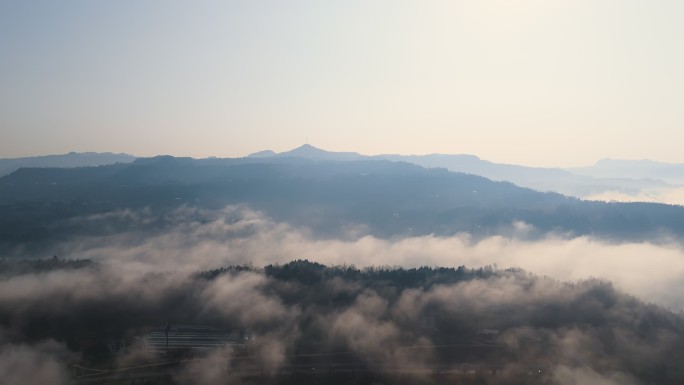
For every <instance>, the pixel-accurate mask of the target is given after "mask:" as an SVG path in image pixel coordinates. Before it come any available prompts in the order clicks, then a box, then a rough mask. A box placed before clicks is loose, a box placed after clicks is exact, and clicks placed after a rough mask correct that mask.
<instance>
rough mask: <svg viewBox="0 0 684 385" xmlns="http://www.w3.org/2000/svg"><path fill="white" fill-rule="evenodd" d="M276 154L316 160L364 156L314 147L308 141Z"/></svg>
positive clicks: (352, 158)
mask: <svg viewBox="0 0 684 385" xmlns="http://www.w3.org/2000/svg"><path fill="white" fill-rule="evenodd" d="M278 156H287V157H296V158H308V159H316V160H354V159H361V158H363V157H364V156H363V155H360V154H358V153H356V152H334V151H326V150H323V149H320V148H318V147H314V146H312V145H310V144H308V143H306V144H303V145H301V146H299V147H297V148H295V149H292V150H290V151H285V152H281V153H279V154H278Z"/></svg>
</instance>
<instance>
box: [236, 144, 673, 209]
mask: <svg viewBox="0 0 684 385" xmlns="http://www.w3.org/2000/svg"><path fill="white" fill-rule="evenodd" d="M248 157H252V158H257V157H258V158H269V157H272V158H283V157H300V158H306V159H313V160H334V161H349V160H359V159H368V160H370V159H384V160H390V161H394V162H407V163H413V164H416V165H419V166H421V167H428V168H435V167H438V168H446V169H447V170H449V171H453V172H462V173H466V174H473V175H479V176H483V177H485V178H488V179H491V180H495V181H506V182H511V183H514V184H516V185H518V186H521V187H527V188H531V189H534V190H537V191H553V192H557V193H561V194H565V195H569V196H574V197H580V198H582V197H587V196H592V195H599V194H602V193H605V192H618V193H623V194H632V195H637V194H641V193H643V192H644V191H647V192H651V193H656V192H658V191H663V190H666V189H671V188H674V187H675V186H673V185H672V184H673V182H677V180H676V179H674V178H666V179H663V180H658V178H656V177H655V175H659V174H653V173H650V174H649V172H650V171H644V172H643V173H641V174H635V175H637V177H634V176H630V174H629V173H628V172H615V173H610V172H603V173H601V172H600V170H602V169H604V168H605V166H604V165H602V164H601V162H599V163H597V166H592V167H589V168H581V169H562V168H546V167H528V166H520V165H513V164H502V163H494V162H490V161H487V160H483V159H480V158H479V157H477V156H475V155H470V154H428V155H399V154H381V155H362V154H359V153H356V152H334V151H325V150H322V149H319V148H316V147H314V146H312V145H309V144H305V145H303V146H300V147H297V148H295V149H293V150H290V151H286V152H281V153H276V152H273V151H261V152H258V153H255V154H251V155H249V156H248ZM653 163H654V164H657V165H661V164H660V163H658V162H653ZM673 166H677V165H673ZM679 166H681V167H682V170H684V165H679ZM595 167H599V168H595ZM576 170H579V171H576ZM649 170H650V169H649ZM580 171H583V172H580ZM673 172H674V171H673ZM646 175H650V177H648V176H646ZM681 175H682V178H681V183H684V172H682V174H681Z"/></svg>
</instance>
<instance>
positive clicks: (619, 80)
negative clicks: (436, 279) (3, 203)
mask: <svg viewBox="0 0 684 385" xmlns="http://www.w3.org/2000/svg"><path fill="white" fill-rule="evenodd" d="M682 16H684V3H682V2H680V1H673V0H666V1H659V2H657V3H652V2H640V1H636V0H622V1H617V0H613V1H601V2H596V1H590V0H578V1H572V2H570V1H558V2H549V1H541V0H524V1H519V2H509V1H503V0H486V1H474V0H473V1H470V0H467V1H459V2H449V1H429V2H410V1H402V2H396V1H389V0H384V1H374V2H363V1H346V2H340V3H337V2H335V3H331V2H324V3H321V2H313V1H297V2H287V3H283V2H276V1H265V2H211V1H207V2H202V3H197V2H194V3H192V4H191V3H186V2H181V1H164V2H161V1H149V2H112V3H106V2H50V1H22V2H4V3H2V4H0V48H1V49H2V56H3V60H2V61H0V83H1V84H3V87H2V91H0V127H1V128H0V130H1V131H2V140H1V141H0V157H2V158H7V157H19V156H30V155H44V154H55V153H66V152H69V151H111V152H127V153H131V154H135V155H138V156H149V155H157V154H172V155H178V156H183V155H184V156H193V157H207V156H220V157H235V156H244V155H246V154H248V153H251V152H256V151H259V150H264V149H271V150H275V151H284V150H288V149H291V148H294V147H296V146H298V145H300V144H302V143H303V142H305V141H306V140H307V139H308V141H309V143H313V144H315V145H316V146H317V147H321V148H324V149H326V150H330V151H358V152H360V153H363V154H380V153H402V154H425V153H436V152H440V153H469V154H475V155H478V156H480V157H481V158H483V159H488V160H491V161H495V162H504V163H515V164H525V165H539V166H581V165H587V164H591V163H594V162H595V161H596V160H598V159H601V158H606V157H612V158H625V159H642V158H650V159H654V160H659V161H666V162H684V155H682V152H681V149H680V140H678V139H680V138H681V127H682V123H683V122H684V115H683V114H684V113H683V112H682V109H681V100H682V99H681V90H682V89H683V86H684V74H682V71H681V68H684V47H683V46H682V45H681V43H680V42H679V40H680V39H679V37H680V36H683V35H684V26H683V25H682V23H681V22H680V20H681V19H682Z"/></svg>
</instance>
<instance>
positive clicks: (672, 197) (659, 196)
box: [582, 187, 684, 205]
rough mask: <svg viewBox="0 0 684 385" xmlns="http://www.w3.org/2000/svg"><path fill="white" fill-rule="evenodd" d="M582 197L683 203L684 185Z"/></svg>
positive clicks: (610, 192)
mask: <svg viewBox="0 0 684 385" xmlns="http://www.w3.org/2000/svg"><path fill="white" fill-rule="evenodd" d="M582 199H585V200H592V201H603V202H612V201H615V202H654V203H667V204H673V205H684V187H672V188H666V189H656V190H641V191H639V192H637V193H633V194H629V193H626V192H624V191H604V192H601V193H599V194H592V195H587V196H584V197H582Z"/></svg>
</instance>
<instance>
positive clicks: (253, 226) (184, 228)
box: [57, 206, 684, 309]
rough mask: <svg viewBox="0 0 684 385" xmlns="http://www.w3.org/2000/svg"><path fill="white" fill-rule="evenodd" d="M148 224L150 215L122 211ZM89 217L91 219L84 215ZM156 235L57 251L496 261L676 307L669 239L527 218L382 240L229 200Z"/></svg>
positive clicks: (164, 261)
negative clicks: (554, 230) (621, 235)
mask: <svg viewBox="0 0 684 385" xmlns="http://www.w3.org/2000/svg"><path fill="white" fill-rule="evenodd" d="M121 215H122V216H125V217H126V218H135V221H139V222H147V221H149V220H150V219H149V218H148V215H150V214H149V213H145V212H142V213H131V212H128V211H126V212H125V213H122V214H121ZM87 220H92V219H90V218H89V219H87ZM164 220H165V221H167V222H168V223H169V227H168V228H167V229H166V230H165V231H163V232H149V233H146V232H144V231H141V230H139V229H138V228H137V227H135V226H134V230H132V231H125V232H122V233H119V234H115V235H112V236H107V237H83V238H79V239H75V240H72V241H70V242H67V243H64V244H61V245H60V246H58V247H57V249H58V250H59V255H66V256H69V257H74V258H92V259H95V260H99V261H112V262H116V264H117V265H118V266H119V268H121V269H128V270H130V271H149V270H150V269H153V270H158V269H167V270H174V271H185V272H190V271H196V270H199V269H203V268H212V267H216V266H225V265H232V264H253V265H255V266H262V265H266V264H272V263H283V262H286V261H290V260H293V259H309V260H312V261H317V262H321V263H324V264H327V265H339V264H349V265H352V264H353V265H356V266H382V265H389V266H404V267H416V266H423V265H428V266H459V265H466V266H469V267H477V266H484V265H490V264H496V265H498V266H499V267H521V268H523V269H526V270H528V271H531V272H534V273H537V274H541V275H549V276H551V277H555V278H557V279H561V280H578V279H587V278H591V277H597V278H605V279H608V280H611V281H613V282H614V283H615V284H616V285H617V286H618V287H619V288H622V289H624V290H627V291H628V292H629V293H632V294H634V295H636V296H639V297H641V298H644V299H646V300H649V301H654V302H657V303H660V304H664V305H667V306H671V307H672V308H675V309H683V308H684V298H683V297H682V296H681V295H680V294H679V293H681V292H684V291H683V290H682V289H684V250H682V248H681V246H680V244H678V243H675V242H672V243H667V242H661V243H659V244H655V243H646V242H640V243H636V242H635V243H630V242H623V243H609V242H607V241H603V240H599V239H595V238H592V237H588V236H582V237H575V238H567V237H565V236H562V235H558V234H548V235H547V236H546V237H544V238H542V239H536V240H530V239H528V238H527V237H525V234H527V233H529V232H531V231H534V229H533V228H532V226H530V225H529V224H526V223H521V222H516V223H514V224H512V225H511V229H512V230H511V234H510V235H509V236H493V237H489V238H485V239H480V240H475V239H473V238H471V237H470V236H469V235H467V234H456V235H454V236H451V237H438V236H430V235H428V236H420V237H407V238H400V239H389V240H388V239H381V238H376V237H374V236H370V235H366V236H361V237H358V236H357V237H354V236H351V235H350V234H352V235H353V234H355V231H354V229H351V228H349V229H347V230H345V234H341V235H340V238H339V239H320V238H316V237H313V236H312V235H311V233H310V232H309V231H308V230H306V229H301V228H296V227H294V226H291V225H289V224H287V223H282V222H276V221H274V220H272V219H270V218H269V217H267V216H265V215H264V214H263V213H260V212H257V211H253V210H249V209H247V208H245V207H239V206H229V207H226V208H224V209H223V210H219V211H207V210H200V209H192V208H188V207H184V208H181V209H179V210H175V211H173V212H170V213H168V214H167V215H165V217H164Z"/></svg>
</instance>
